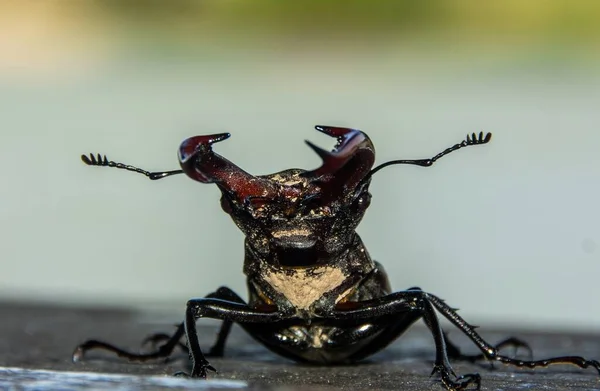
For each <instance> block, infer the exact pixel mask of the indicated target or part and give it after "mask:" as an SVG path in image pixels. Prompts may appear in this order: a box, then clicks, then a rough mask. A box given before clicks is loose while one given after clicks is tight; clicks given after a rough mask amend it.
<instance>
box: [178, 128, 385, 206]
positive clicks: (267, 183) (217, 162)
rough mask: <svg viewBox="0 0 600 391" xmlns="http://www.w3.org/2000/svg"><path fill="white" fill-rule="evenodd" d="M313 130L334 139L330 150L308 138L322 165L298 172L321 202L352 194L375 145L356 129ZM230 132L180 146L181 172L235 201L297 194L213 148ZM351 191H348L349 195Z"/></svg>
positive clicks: (197, 138) (366, 169) (368, 166)
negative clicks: (312, 185)
mask: <svg viewBox="0 0 600 391" xmlns="http://www.w3.org/2000/svg"><path fill="white" fill-rule="evenodd" d="M316 129H317V130H319V131H320V132H323V133H325V134H327V135H329V136H331V137H335V138H336V139H337V144H336V145H335V146H334V148H333V150H332V151H331V152H330V151H326V150H324V149H322V148H321V147H318V146H316V145H315V144H313V143H312V142H310V141H306V143H307V144H308V145H309V146H310V147H311V148H312V149H313V150H314V151H315V152H316V153H317V154H318V155H319V156H320V157H321V159H323V164H322V165H321V167H319V168H317V169H315V170H312V171H306V172H303V173H302V174H301V176H302V177H303V178H306V179H307V180H308V181H309V182H312V183H315V184H318V186H319V188H320V191H321V194H322V195H324V196H326V198H327V199H326V200H325V199H324V200H322V201H324V202H327V201H331V200H333V199H337V198H340V197H341V196H343V195H350V196H351V195H352V194H354V190H355V189H356V186H357V185H358V184H359V183H360V182H361V180H362V179H364V178H365V177H366V176H367V174H368V173H369V171H370V170H371V168H372V167H373V163H374V162H375V147H374V146H373V143H372V142H371V140H370V139H369V137H368V136H367V135H366V134H365V133H363V132H361V131H360V130H356V129H349V128H340V127H332V126H316ZM229 136H230V134H229V133H219V134H213V135H209V136H195V137H190V138H188V139H186V140H185V141H183V143H182V144H181V146H180V147H179V162H180V164H181V168H182V170H183V172H184V173H185V174H186V175H188V176H189V177H190V178H192V179H194V180H196V181H199V182H202V183H215V184H216V185H217V186H219V188H220V189H221V190H222V191H224V192H227V193H229V194H232V195H235V197H236V198H237V201H239V202H242V203H244V202H247V201H248V200H251V199H270V200H274V199H276V198H279V197H288V198H292V197H294V196H295V195H296V193H298V191H297V190H294V188H293V187H289V186H277V185H276V184H275V183H274V182H273V181H272V180H269V179H267V178H265V177H260V176H253V175H251V174H249V173H247V172H246V171H244V170H242V169H241V168H239V167H238V166H236V165H235V164H233V163H232V162H230V161H229V160H227V159H225V158H224V157H222V156H221V155H219V154H217V153H215V152H214V151H213V150H212V147H211V146H212V144H214V143H216V142H219V141H223V140H225V139H227V138H229ZM348 192H350V194H348Z"/></svg>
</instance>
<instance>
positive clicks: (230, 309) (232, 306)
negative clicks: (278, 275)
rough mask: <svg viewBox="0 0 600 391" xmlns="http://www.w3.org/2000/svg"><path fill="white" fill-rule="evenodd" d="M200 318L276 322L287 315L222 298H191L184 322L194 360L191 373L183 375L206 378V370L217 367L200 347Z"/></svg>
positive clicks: (191, 356)
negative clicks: (259, 309) (256, 308)
mask: <svg viewBox="0 0 600 391" xmlns="http://www.w3.org/2000/svg"><path fill="white" fill-rule="evenodd" d="M199 318H212V319H221V320H228V321H230V322H236V323H274V322H278V321H280V320H282V319H284V318H285V315H283V314H282V313H280V312H261V311H257V310H255V309H253V308H251V307H249V306H248V305H247V304H243V303H238V302H234V301H228V300H222V299H213V298H202V299H191V300H189V301H188V302H187V309H186V312H185V320H184V322H183V324H184V326H185V334H186V336H187V342H188V348H189V351H190V360H192V371H191V372H190V373H189V375H188V374H183V375H186V376H190V377H201V378H206V371H207V370H211V371H215V369H214V368H213V367H212V366H211V365H210V364H209V363H208V360H206V356H204V354H203V353H202V349H200V343H199V342H198V333H197V330H196V320H197V319H199Z"/></svg>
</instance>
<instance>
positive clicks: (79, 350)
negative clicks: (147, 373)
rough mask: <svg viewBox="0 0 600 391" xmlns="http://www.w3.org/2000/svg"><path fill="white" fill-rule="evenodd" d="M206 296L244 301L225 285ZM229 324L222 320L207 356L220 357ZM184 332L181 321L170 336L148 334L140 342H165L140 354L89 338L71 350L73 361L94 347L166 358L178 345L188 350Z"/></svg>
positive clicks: (145, 357) (134, 357) (127, 355)
mask: <svg viewBox="0 0 600 391" xmlns="http://www.w3.org/2000/svg"><path fill="white" fill-rule="evenodd" d="M207 297H210V298H219V299H224V300H229V301H238V302H240V303H244V300H243V299H242V298H241V297H239V296H238V295H237V294H236V293H235V292H233V291H232V290H231V289H229V288H227V287H220V288H219V289H217V290H216V291H215V292H213V293H211V294H209V295H207ZM231 326H232V322H231V321H228V320H224V321H223V324H222V325H221V329H220V330H219V334H218V337H217V341H216V342H215V344H214V345H213V346H212V348H211V349H210V351H209V354H208V355H209V356H214V357H220V356H222V355H223V349H224V347H225V341H226V340H227V337H228V335H229V332H230V330H231ZM184 334H185V326H184V324H183V322H182V323H180V324H179V325H177V331H175V333H174V334H173V335H172V336H169V335H168V334H165V333H157V334H153V335H150V336H149V337H147V338H145V339H144V341H143V342H142V344H145V343H148V342H150V343H157V342H160V341H163V340H166V341H167V342H166V343H164V344H163V345H161V346H159V347H158V349H157V350H156V351H154V352H151V353H141V354H140V353H131V352H128V351H126V350H124V349H121V348H119V347H117V346H115V345H113V344H110V343H107V342H103V341H98V340H94V339H91V340H88V341H86V342H84V343H82V344H81V345H79V346H77V347H76V348H75V351H74V352H73V361H80V360H81V359H82V358H83V357H84V355H85V354H86V353H87V352H88V351H90V350H95V349H100V350H106V351H109V352H112V353H115V354H116V355H117V356H119V357H123V358H126V359H128V360H130V361H149V360H154V359H157V358H167V357H169V356H171V354H173V350H174V349H175V347H177V346H179V347H180V348H181V349H182V350H184V351H186V352H187V351H188V348H187V347H186V346H185V345H184V344H182V343H181V342H179V341H180V340H181V338H182V337H183V336H184Z"/></svg>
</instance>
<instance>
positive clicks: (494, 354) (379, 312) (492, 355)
mask: <svg viewBox="0 0 600 391" xmlns="http://www.w3.org/2000/svg"><path fill="white" fill-rule="evenodd" d="M354 304H355V307H354V309H351V310H341V309H338V310H334V311H332V312H329V313H328V314H322V316H323V317H324V318H329V320H330V321H331V322H336V323H337V322H340V323H341V324H343V323H344V322H359V321H364V320H373V318H374V317H382V316H387V315H394V314H398V313H405V312H406V311H407V310H415V311H419V312H421V313H422V315H423V318H424V319H425V321H426V323H428V325H430V328H431V330H432V333H433V336H434V339H435V341H436V354H437V357H436V367H435V368H434V371H435V370H436V369H437V368H438V367H439V365H440V356H442V359H443V360H442V361H441V364H442V369H443V367H444V362H445V361H447V359H448V358H447V352H446V351H445V344H443V345H442V344H441V343H440V341H444V336H443V333H442V332H441V331H440V329H439V324H438V323H437V318H434V317H433V316H432V315H431V313H430V312H431V311H432V309H435V310H437V311H439V312H440V313H441V314H442V315H443V316H444V317H445V318H446V319H448V320H449V321H450V322H451V323H452V324H454V325H455V326H456V327H457V328H458V329H460V330H461V331H462V332H463V333H464V334H465V335H466V336H467V337H469V339H471V341H473V343H475V345H476V346H477V347H478V348H479V350H481V352H482V353H483V355H484V357H485V358H486V359H488V360H492V361H498V362H501V363H503V364H507V365H512V366H516V367H525V368H531V369H533V368H537V367H547V366H549V365H554V364H571V365H575V366H577V367H579V368H583V369H585V368H589V367H593V368H595V369H596V370H597V371H598V373H599V374H600V362H598V361H597V360H587V359H585V358H583V357H579V356H561V357H552V358H548V359H544V360H536V361H533V360H518V359H513V358H510V357H506V356H503V355H500V354H498V350H497V349H496V348H495V347H494V346H492V345H491V344H489V343H488V342H486V341H485V340H484V339H483V338H481V336H480V335H479V334H478V333H477V332H476V331H475V328H474V327H473V326H471V325H470V324H469V323H467V322H466V321H465V320H464V319H463V318H462V317H461V316H460V315H458V314H457V313H456V311H455V310H453V309H452V308H451V307H449V306H448V305H447V304H446V303H444V301H443V300H441V299H440V298H439V297H437V296H434V295H432V294H429V293H427V292H423V291H420V290H408V291H403V292H396V293H392V294H390V295H387V296H384V297H381V298H378V299H373V300H368V301H363V302H356V303H354ZM444 342H445V341H444ZM446 370H447V372H448V373H450V369H449V368H447V369H446ZM442 375H443V373H442ZM476 376H478V375H467V377H459V379H461V378H462V379H465V378H468V379H472V382H475V383H478V381H477V380H475V379H476V378H475V377H476ZM442 381H444V378H442ZM444 384H446V383H445V382H444ZM447 388H448V386H447ZM449 389H452V388H449ZM459 389H460V388H459Z"/></svg>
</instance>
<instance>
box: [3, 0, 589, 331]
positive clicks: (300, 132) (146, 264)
mask: <svg viewBox="0 0 600 391" xmlns="http://www.w3.org/2000/svg"><path fill="white" fill-rule="evenodd" d="M599 18H600V2H596V1H578V2H569V1H558V0H556V1H551V0H546V1H541V0H531V1H527V2H525V1H520V0H507V1H502V2H482V1H476V0H472V1H468V0H465V1H428V2H409V1H392V0H389V1H371V2H365V1H353V0H344V1H341V0H335V1H333V0H332V1H327V2H322V1H313V0H309V1H302V2H280V1H274V0H273V1H266V0H258V1H252V2H248V1H240V0H237V1H236V0H228V1H222V0H221V1H217V0H206V1H184V0H179V1H171V2H164V1H144V2H141V1H140V2H138V1H127V0H118V1H117V0H114V1H109V0H105V1H87V2H73V1H52V0H46V1H43V2H42V1H2V2H0V131H1V132H2V138H1V142H0V159H1V161H2V166H3V172H4V174H3V178H2V179H3V180H2V187H1V189H2V191H1V193H0V218H1V226H0V229H1V230H2V233H1V242H0V262H1V268H0V294H1V298H2V299H3V300H7V301H8V300H16V301H35V302H40V301H42V302H48V303H63V304H67V305H90V306H121V307H132V308H139V309H146V310H149V309H152V310H169V311H173V313H174V314H176V315H175V316H183V309H184V306H185V302H186V300H187V299H188V298H190V297H197V296H202V295H204V294H206V293H208V292H210V291H212V290H214V289H215V288H217V287H218V286H220V285H228V286H230V287H231V288H233V289H234V290H236V291H238V292H239V293H240V294H242V295H243V296H245V290H246V288H245V280H244V276H243V274H242V262H243V236H242V235H241V233H240V232H238V230H237V228H236V227H235V226H234V224H233V223H232V222H231V221H230V218H229V217H228V216H227V215H226V214H224V213H223V212H222V211H221V208H220V206H219V196H220V194H219V191H218V190H217V188H216V186H212V185H203V184H199V183H197V182H193V181H191V180H189V179H188V178H186V177H184V176H176V177H173V178H168V179H164V180H161V181H158V182H151V181H149V180H147V179H146V178H145V177H143V176H141V175H136V174H133V173H128V172H122V171H117V170H113V169H101V168H92V167H86V166H85V165H84V164H82V163H81V161H80V158H79V156H80V155H81V154H82V153H89V152H95V153H96V152H101V153H105V154H107V155H108V157H109V158H110V159H113V160H116V161H121V162H125V163H128V164H133V165H137V166H140V167H142V168H145V169H147V170H151V171H158V170H172V169H177V168H178V164H177V159H176V150H177V147H178V146H179V143H180V142H181V141H182V140H183V139H184V138H186V137H189V136H193V135H198V134H210V133H216V132H231V133H232V137H231V138H230V139H229V140H227V141H225V142H223V143H220V144H218V145H217V146H216V147H215V150H216V151H217V152H218V153H220V154H222V155H224V156H225V157H227V158H229V159H230V160H232V161H234V162H235V163H236V164H238V165H239V166H241V167H242V168H244V169H245V170H247V171H249V172H251V173H254V174H266V173H272V172H276V171H280V170H283V169H286V168H292V167H300V168H305V169H312V168H315V167H317V166H318V165H319V164H320V159H319V158H318V156H317V155H316V154H315V153H313V152H312V151H311V150H310V149H309V148H308V147H307V146H306V145H305V144H304V142H303V140H304V139H310V140H312V141H314V142H316V143H317V144H319V145H321V146H323V147H325V148H329V147H331V146H333V144H334V140H332V139H330V138H328V137H326V136H324V135H322V134H319V133H318V132H316V131H315V130H314V129H313V126H314V125H316V124H327V125H338V126H348V127H354V128H359V129H362V130H364V131H365V132H367V133H368V134H369V136H370V137H371V139H372V140H373V142H374V143H375V146H376V148H377V162H378V163H381V162H384V161H386V160H390V159H398V158H406V159H410V158H427V157H430V156H433V155H434V154H436V153H437V152H439V151H441V150H443V149H444V148H446V147H448V146H450V145H452V144H454V143H456V142H459V141H460V140H462V139H463V138H464V137H465V135H466V134H467V133H471V132H479V131H482V130H483V131H490V132H493V134H494V138H493V140H492V143H490V144H489V145H487V146H484V147H477V148H469V149H465V150H463V151H460V152H457V153H455V154H452V155H451V156H448V157H446V158H444V159H443V160H441V161H440V162H439V163H438V164H436V165H435V166H434V167H432V168H419V167H411V166H396V167H390V168H388V169H386V170H383V171H381V172H380V173H378V174H377V175H376V176H375V177H374V180H373V183H372V185H371V192H372V194H373V202H372V206H371V208H370V210H369V212H368V213H367V215H366V217H365V219H364V220H363V222H362V224H361V226H360V227H359V234H360V235H361V237H362V238H363V240H364V242H365V243H366V245H367V248H368V249H369V251H370V253H371V255H372V256H373V257H374V258H375V259H377V260H379V261H380V262H382V263H383V264H384V265H385V267H386V269H387V270H388V272H389V275H390V279H391V281H392V285H393V287H394V288H395V289H397V290H400V289H405V288H408V287H412V286H420V287H422V288H423V289H424V290H426V291H429V292H431V293H434V294H437V295H439V296H441V297H442V298H444V299H446V301H447V302H448V303H449V304H451V305H452V306H455V307H460V308H461V309H462V310H461V314H462V315H463V316H465V317H466V318H467V319H468V320H469V321H471V322H472V323H475V324H482V325H493V326H496V325H522V326H527V327H538V328H543V329H560V328H564V327H568V328H571V329H581V330H591V331H598V330H599V329H600V311H599V310H598V297H600V283H599V277H600V248H599V245H600V225H599V223H598V219H599V215H598V211H599V205H598V202H599V200H600V154H599V150H600V132H599V130H600V129H599V123H600V113H599V110H598V109H599V107H600V67H599V65H600V50H599V49H600V23H598V20H600V19H599Z"/></svg>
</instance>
